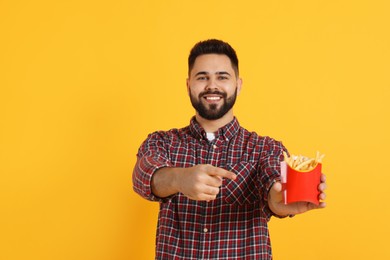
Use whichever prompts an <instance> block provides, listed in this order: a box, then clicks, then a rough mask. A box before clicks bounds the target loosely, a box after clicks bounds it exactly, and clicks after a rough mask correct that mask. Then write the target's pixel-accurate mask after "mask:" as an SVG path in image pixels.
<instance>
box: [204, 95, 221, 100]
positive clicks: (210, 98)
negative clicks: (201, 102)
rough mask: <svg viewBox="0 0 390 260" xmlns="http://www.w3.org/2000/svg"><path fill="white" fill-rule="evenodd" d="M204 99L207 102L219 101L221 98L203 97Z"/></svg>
mask: <svg viewBox="0 0 390 260" xmlns="http://www.w3.org/2000/svg"><path fill="white" fill-rule="evenodd" d="M204 98H205V99H206V100H207V101H219V100H221V98H222V97H221V96H204Z"/></svg>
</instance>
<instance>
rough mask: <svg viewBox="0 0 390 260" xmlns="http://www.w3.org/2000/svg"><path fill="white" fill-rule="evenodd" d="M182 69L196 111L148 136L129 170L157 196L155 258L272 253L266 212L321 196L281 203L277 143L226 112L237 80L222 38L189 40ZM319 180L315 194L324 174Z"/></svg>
mask: <svg viewBox="0 0 390 260" xmlns="http://www.w3.org/2000/svg"><path fill="white" fill-rule="evenodd" d="M188 69H189V70H188V79H187V90H188V94H189V96H190V100H191V103H192V105H193V107H194V108H195V110H196V115H195V116H194V117H193V118H192V119H191V122H190V125H189V126H187V127H184V128H182V129H172V130H170V131H166V132H163V131H159V132H155V133H152V134H151V135H149V136H148V138H147V139H146V140H145V141H144V143H143V144H142V146H141V147H140V149H139V152H138V154H137V163H136V165H135V168H134V172H133V185H134V190H135V191H136V192H137V193H138V194H140V195H141V196H142V197H144V198H146V199H148V200H152V201H158V202H159V203H160V212H159V218H158V227H157V238H156V259H272V252H271V246H270V239H269V233H268V227H267V222H268V221H269V219H270V217H271V216H272V215H274V216H277V217H285V216H289V215H295V214H299V213H303V212H306V211H308V210H311V209H315V208H323V207H325V203H324V202H321V203H320V205H319V206H316V205H314V204H311V203H307V202H297V203H293V204H288V205H285V204H284V203H283V200H282V185H281V183H280V162H281V160H283V154H282V152H283V151H284V150H285V148H284V147H283V145H282V144H281V143H280V142H277V141H275V140H273V139H272V138H269V137H261V136H258V135H257V134H256V133H254V132H249V131H247V130H246V129H244V128H242V127H241V126H240V125H239V123H238V121H237V119H236V118H235V117H234V114H233V106H234V103H235V100H236V96H237V95H238V94H239V93H240V91H241V87H242V80H241V78H239V69H238V59H237V56H236V53H235V51H234V49H233V48H232V47H231V46H230V45H229V44H228V43H225V42H223V41H219V40H207V41H203V42H199V43H197V44H196V45H195V46H194V47H193V49H192V50H191V52H190V56H189V58H188ZM321 181H322V183H321V184H320V185H319V187H318V188H319V190H320V192H321V194H320V195H319V196H320V197H319V198H320V199H321V200H323V199H325V193H324V192H323V191H324V189H325V188H326V184H325V176H324V175H323V176H322V177H321Z"/></svg>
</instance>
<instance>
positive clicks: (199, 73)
mask: <svg viewBox="0 0 390 260" xmlns="http://www.w3.org/2000/svg"><path fill="white" fill-rule="evenodd" d="M209 74H210V73H208V72H207V71H199V72H198V73H196V74H195V77H196V76H198V75H209ZM215 74H217V75H229V76H231V75H230V73H229V72H227V71H217V72H216V73H215Z"/></svg>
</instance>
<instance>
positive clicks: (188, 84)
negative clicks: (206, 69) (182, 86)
mask: <svg viewBox="0 0 390 260" xmlns="http://www.w3.org/2000/svg"><path fill="white" fill-rule="evenodd" d="M186 86H187V94H188V95H190V80H189V79H188V78H187V79H186Z"/></svg>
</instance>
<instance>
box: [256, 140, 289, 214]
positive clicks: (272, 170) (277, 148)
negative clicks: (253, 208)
mask: <svg viewBox="0 0 390 260" xmlns="http://www.w3.org/2000/svg"><path fill="white" fill-rule="evenodd" d="M283 151H286V152H287V150H286V148H285V147H284V146H283V144H282V143H281V142H278V141H276V140H274V139H272V138H269V137H266V139H265V145H264V148H263V151H262V156H261V158H260V163H259V172H260V175H259V177H260V178H259V179H260V183H261V193H262V194H261V196H262V200H263V201H264V204H265V205H266V207H265V208H264V209H263V210H264V213H266V215H267V216H268V217H271V215H275V214H273V213H272V211H271V210H270V209H269V207H268V192H269V190H270V189H271V187H272V185H273V184H274V183H275V182H276V181H280V162H281V161H282V160H283ZM275 216H276V215H275Z"/></svg>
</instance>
